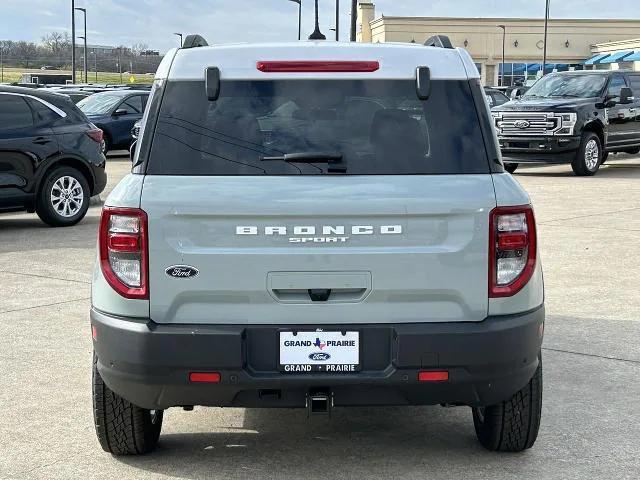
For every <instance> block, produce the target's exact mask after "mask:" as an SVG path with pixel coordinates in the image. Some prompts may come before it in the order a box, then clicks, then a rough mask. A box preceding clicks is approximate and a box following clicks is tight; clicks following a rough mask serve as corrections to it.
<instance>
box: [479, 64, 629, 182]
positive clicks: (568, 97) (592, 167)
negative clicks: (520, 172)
mask: <svg viewBox="0 0 640 480" xmlns="http://www.w3.org/2000/svg"><path fill="white" fill-rule="evenodd" d="M634 95H635V96H634ZM492 115H493V120H494V124H495V127H496V130H497V133H498V140H499V142H500V149H501V151H502V156H503V160H504V163H505V168H506V170H508V171H509V172H512V173H513V172H514V171H515V170H516V168H517V167H518V164H519V163H553V164H558V163H570V164H571V167H572V168H573V171H574V173H575V174H576V175H594V174H595V173H596V172H597V171H598V169H599V168H600V165H602V163H603V162H604V161H605V160H606V158H607V156H608V154H609V153H611V152H626V153H631V154H636V153H638V152H640V72H630V71H622V70H617V71H580V72H562V73H553V74H550V75H547V76H545V77H543V78H542V79H540V80H539V81H538V82H537V83H536V84H535V85H534V86H533V87H531V89H530V90H529V91H527V93H526V95H524V96H523V97H522V98H520V99H519V100H515V101H511V102H509V103H505V104H504V105H500V106H498V107H495V108H493V109H492Z"/></svg>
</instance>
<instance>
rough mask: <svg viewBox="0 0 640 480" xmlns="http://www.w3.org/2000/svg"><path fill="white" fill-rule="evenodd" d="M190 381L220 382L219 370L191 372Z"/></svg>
mask: <svg viewBox="0 0 640 480" xmlns="http://www.w3.org/2000/svg"><path fill="white" fill-rule="evenodd" d="M189 381H190V382H194V383H220V374H219V373H218V372H191V373H190V374H189Z"/></svg>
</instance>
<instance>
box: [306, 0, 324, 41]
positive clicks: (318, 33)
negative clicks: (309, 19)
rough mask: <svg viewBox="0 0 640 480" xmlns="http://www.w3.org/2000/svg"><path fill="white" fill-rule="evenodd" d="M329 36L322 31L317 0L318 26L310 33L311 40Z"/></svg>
mask: <svg viewBox="0 0 640 480" xmlns="http://www.w3.org/2000/svg"><path fill="white" fill-rule="evenodd" d="M326 39H327V37H325V36H324V34H323V33H322V32H321V31H320V21H319V20H318V0H316V28H315V30H314V31H313V32H312V33H311V35H309V40H326Z"/></svg>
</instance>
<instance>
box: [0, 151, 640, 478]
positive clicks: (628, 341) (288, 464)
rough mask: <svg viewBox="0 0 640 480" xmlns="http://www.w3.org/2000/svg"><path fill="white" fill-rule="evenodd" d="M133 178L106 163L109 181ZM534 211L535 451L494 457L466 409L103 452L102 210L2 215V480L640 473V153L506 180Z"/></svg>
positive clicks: (173, 436) (283, 421)
mask: <svg viewBox="0 0 640 480" xmlns="http://www.w3.org/2000/svg"><path fill="white" fill-rule="evenodd" d="M128 168H129V164H128V162H127V161H126V158H122V159H116V158H114V157H111V158H110V162H109V167H108V170H109V177H110V185H109V188H112V186H113V184H114V183H115V182H116V181H117V180H118V179H119V178H121V177H122V175H124V174H125V173H126V172H127V170H128ZM515 176H516V178H517V179H518V180H519V181H520V182H521V183H522V184H523V185H524V187H525V188H526V189H527V190H528V191H529V192H530V194H531V196H532V199H533V203H534V206H535V209H536V216H537V220H538V229H539V235H540V244H541V254H542V260H543V265H544V272H545V281H546V287H547V290H546V304H547V313H548V321H547V328H546V338H545V344H544V351H543V358H544V368H545V377H544V409H543V420H542V427H541V431H540V436H539V438H538V442H537V444H536V445H535V447H534V448H533V449H532V450H530V451H527V452H525V453H522V454H515V455H505V454H493V453H489V452H486V451H485V450H483V449H482V448H481V447H480V446H479V444H478V443H477V442H476V439H475V435H474V433H473V424H472V421H471V412H470V410H469V409H468V408H450V409H444V408H440V407H415V408H355V409H338V410H336V411H335V412H334V415H333V417H332V418H331V419H329V420H326V419H311V420H310V421H309V420H307V419H306V413H305V412H303V411H296V410H283V411H271V410H253V409H205V408H196V409H195V411H193V412H184V411H181V410H178V409H172V410H169V411H168V413H167V414H166V416H165V423H164V427H163V433H162V436H161V440H160V445H159V449H158V451H157V452H155V453H153V454H151V455H148V456H145V457H141V458H114V457H111V456H110V455H108V454H105V453H104V452H102V450H101V449H100V448H99V446H98V444H97V441H96V439H95V434H94V430H93V424H92V417H91V398H90V390H91V385H90V374H91V368H90V366H91V339H90V331H89V323H88V310H89V295H90V281H91V270H92V264H93V259H94V255H95V250H94V249H95V238H96V232H97V224H98V218H99V207H97V206H94V207H92V208H91V209H90V211H89V214H88V216H87V218H86V219H85V220H84V221H83V222H82V223H80V224H79V225H78V226H76V227H73V228H69V229H51V228H48V227H45V226H44V225H43V224H42V223H41V222H40V221H39V219H38V218H37V216H35V215H31V214H11V215H0V265H1V266H2V275H0V366H1V370H0V439H1V440H0V479H58V478H60V479H75V478H78V479H92V478H98V479H101V478H109V479H112V478H119V479H137V478H141V479H157V478H185V479H200V478H207V479H208V478H215V479H229V478H291V479H297V478H318V479H320V478H322V479H332V478H421V479H422V478H429V479H458V478H465V479H485V478H523V479H524V478H526V479H529V478H534V479H587V478H588V479H600V478H602V479H626V478H628V479H635V478H637V477H638V473H639V472H640V459H639V455H638V453H639V452H640V404H639V403H640V402H638V399H639V398H640V347H639V346H638V340H639V339H640V294H638V285H639V284H640V273H639V272H640V255H638V244H639V240H640V158H638V157H635V158H633V157H629V156H627V155H618V156H612V157H611V160H610V161H609V162H608V163H607V164H606V165H605V166H603V167H602V170H601V171H600V173H599V174H598V175H597V176H596V177H593V178H578V177H574V176H573V174H572V173H571V170H570V168H569V167H568V166H559V167H536V168H522V169H520V170H519V171H518V172H517V174H516V175H515Z"/></svg>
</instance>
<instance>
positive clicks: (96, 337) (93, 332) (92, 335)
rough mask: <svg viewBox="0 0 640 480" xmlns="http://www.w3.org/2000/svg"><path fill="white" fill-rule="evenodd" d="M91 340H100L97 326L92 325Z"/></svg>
mask: <svg viewBox="0 0 640 480" xmlns="http://www.w3.org/2000/svg"><path fill="white" fill-rule="evenodd" d="M91 338H93V340H94V341H96V340H98V329H97V328H96V326H95V325H91Z"/></svg>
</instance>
